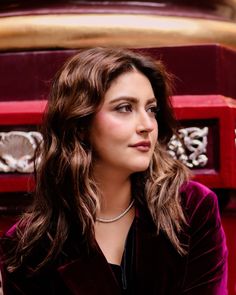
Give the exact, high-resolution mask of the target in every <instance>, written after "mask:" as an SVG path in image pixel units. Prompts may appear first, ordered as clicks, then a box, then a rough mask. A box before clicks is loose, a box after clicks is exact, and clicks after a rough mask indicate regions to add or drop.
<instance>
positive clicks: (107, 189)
mask: <svg viewBox="0 0 236 295" xmlns="http://www.w3.org/2000/svg"><path fill="white" fill-rule="evenodd" d="M94 174H95V179H96V181H97V184H98V187H99V189H100V190H101V193H102V200H101V207H100V211H99V212H98V214H99V215H102V216H116V215H117V214H120V213H121V212H122V211H124V210H125V209H126V208H127V207H128V206H129V204H130V202H131V199H132V196H131V181H130V177H129V176H127V177H124V175H122V174H121V173H118V172H117V171H108V170H107V171H106V169H104V167H103V168H102V169H98V170H95V173H94Z"/></svg>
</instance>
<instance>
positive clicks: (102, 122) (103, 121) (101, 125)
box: [94, 112, 127, 133]
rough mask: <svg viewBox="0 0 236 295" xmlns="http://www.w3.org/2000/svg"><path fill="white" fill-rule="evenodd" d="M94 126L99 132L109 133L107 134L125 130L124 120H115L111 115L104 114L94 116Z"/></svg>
mask: <svg viewBox="0 0 236 295" xmlns="http://www.w3.org/2000/svg"><path fill="white" fill-rule="evenodd" d="M94 124H95V126H97V128H98V129H99V131H100V132H103V131H109V133H110V132H111V133H113V132H114V131H116V130H119V131H120V130H122V128H127V125H126V124H125V123H124V120H121V119H120V118H116V117H115V116H113V115H112V114H107V113H105V112H99V113H98V114H97V115H96V119H95V121H94Z"/></svg>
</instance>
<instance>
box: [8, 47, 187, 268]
mask: <svg viewBox="0 0 236 295" xmlns="http://www.w3.org/2000/svg"><path fill="white" fill-rule="evenodd" d="M134 68H135V69H136V70H138V71H140V72H141V73H143V74H144V75H145V76H146V77H147V78H148V79H149V81H150V83H151V85H152V87H153V91H154V94H155V97H157V100H158V106H159V109H160V110H159V112H158V115H157V120H158V126H159V135H158V143H157V145H156V149H155V152H154V155H153V159H152V161H151V164H150V167H149V169H148V171H145V172H143V173H137V174H135V175H134V176H133V177H132V186H133V187H134V190H136V189H135V186H139V187H141V190H142V191H143V192H144V194H143V195H142V194H137V196H134V197H136V198H137V199H138V200H139V201H140V202H142V203H143V202H145V203H146V204H147V206H148V208H149V211H150V213H151V215H152V218H153V220H154V222H155V223H156V226H157V231H158V232H159V230H162V231H164V232H165V233H166V235H167V236H168V238H169V239H170V241H171V242H172V244H173V245H174V246H175V248H176V249H177V251H178V252H180V253H184V249H183V247H182V245H181V244H180V241H179V238H178V233H179V232H180V231H181V229H182V225H183V224H184V223H185V219H184V215H183V211H182V208H181V205H180V200H179V188H180V186H181V185H182V183H183V182H184V181H186V179H187V174H188V173H187V170H186V169H185V167H184V166H183V165H182V164H181V163H179V162H177V161H176V160H174V159H172V158H171V157H170V156H169V155H168V153H167V152H166V144H167V143H168V141H169V140H170V137H171V136H172V134H173V132H174V129H175V126H176V120H175V119H174V116H173V112H172V107H171V104H170V100H169V97H170V94H171V93H170V91H171V78H170V75H169V74H168V73H167V71H166V70H165V67H164V66H163V64H162V63H161V62H160V61H154V60H152V59H150V58H148V57H144V56H142V55H139V54H137V53H134V52H132V51H129V50H124V49H110V48H93V49H88V50H84V51H81V52H79V53H78V54H77V55H75V56H74V57H72V58H71V59H69V60H68V61H67V62H66V63H65V65H64V66H63V67H62V69H61V70H60V71H59V72H58V73H57V74H56V76H55V79H54V81H53V84H52V88H51V93H50V99H49V102H48V107H47V111H46V114H45V118H44V122H43V125H42V134H43V139H44V140H43V145H42V147H41V151H40V153H41V162H40V165H39V167H38V169H37V170H36V183H37V186H36V192H35V200H34V204H33V208H32V209H31V210H30V212H28V213H26V214H25V215H24V216H23V218H22V220H21V222H20V224H19V226H18V229H17V239H18V242H17V249H16V251H15V254H14V255H13V256H12V257H11V259H10V260H9V262H8V269H9V270H10V271H14V270H15V269H16V268H18V267H19V266H20V265H21V264H22V261H23V263H24V261H27V260H24V259H27V257H29V256H30V254H31V253H32V252H33V249H34V248H35V247H36V246H37V245H38V244H40V242H42V240H43V239H45V237H49V241H50V242H49V246H48V251H47V253H45V255H44V256H43V257H42V258H41V261H38V263H37V264H36V265H35V269H36V270H38V269H40V268H41V267H42V266H44V265H46V264H47V263H49V262H50V261H52V260H54V259H55V258H56V257H57V256H58V254H59V253H60V252H61V250H62V249H63V247H64V245H65V243H66V242H67V241H68V240H69V239H70V238H71V236H72V235H71V232H73V230H76V232H77V233H80V239H81V241H82V240H83V241H84V242H85V244H86V246H87V247H90V246H92V244H93V241H94V222H95V220H96V211H97V208H98V207H99V199H100V192H99V190H98V188H97V186H96V182H95V180H94V177H93V171H92V164H93V158H92V157H93V155H92V152H91V148H90V143H89V140H88V138H87V137H86V134H88V132H89V130H88V127H89V125H90V122H91V120H92V118H93V115H94V114H95V113H96V112H97V110H98V108H99V106H100V105H101V104H102V101H103V97H104V94H105V92H106V91H107V90H108V88H109V86H110V84H111V83H112V81H114V79H116V78H117V77H118V76H119V75H120V74H122V73H125V72H128V71H132V70H134ZM136 191H137V190H136ZM144 196H145V200H144V199H143V198H144ZM21 228H23V230H21Z"/></svg>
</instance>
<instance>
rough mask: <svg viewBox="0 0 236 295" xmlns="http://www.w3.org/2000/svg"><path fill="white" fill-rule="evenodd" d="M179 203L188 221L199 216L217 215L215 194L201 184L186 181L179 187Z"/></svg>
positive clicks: (217, 217)
mask: <svg viewBox="0 0 236 295" xmlns="http://www.w3.org/2000/svg"><path fill="white" fill-rule="evenodd" d="M180 196H181V204H182V206H183V210H184V212H185V214H186V217H187V219H188V220H189V221H191V220H192V219H196V218H199V222H200V220H203V219H204V218H205V219H207V218H209V217H210V216H213V218H215V219H216V220H218V219H220V217H219V208H218V198H217V196H216V194H215V193H214V192H213V191H212V190H210V189H209V188H208V187H206V186H205V185H203V184H200V183H198V182H195V181H188V182H186V183H184V184H183V185H182V187H181V188H180Z"/></svg>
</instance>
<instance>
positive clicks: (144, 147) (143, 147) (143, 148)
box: [131, 141, 151, 152]
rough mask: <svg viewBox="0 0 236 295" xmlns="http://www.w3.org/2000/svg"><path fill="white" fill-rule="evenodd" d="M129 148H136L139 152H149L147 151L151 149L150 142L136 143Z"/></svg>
mask: <svg viewBox="0 0 236 295" xmlns="http://www.w3.org/2000/svg"><path fill="white" fill-rule="evenodd" d="M131 147H133V148H136V149H138V150H140V151H144V152H146V151H149V149H150V147H151V143H150V141H140V142H137V143H135V144H133V145H131Z"/></svg>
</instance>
